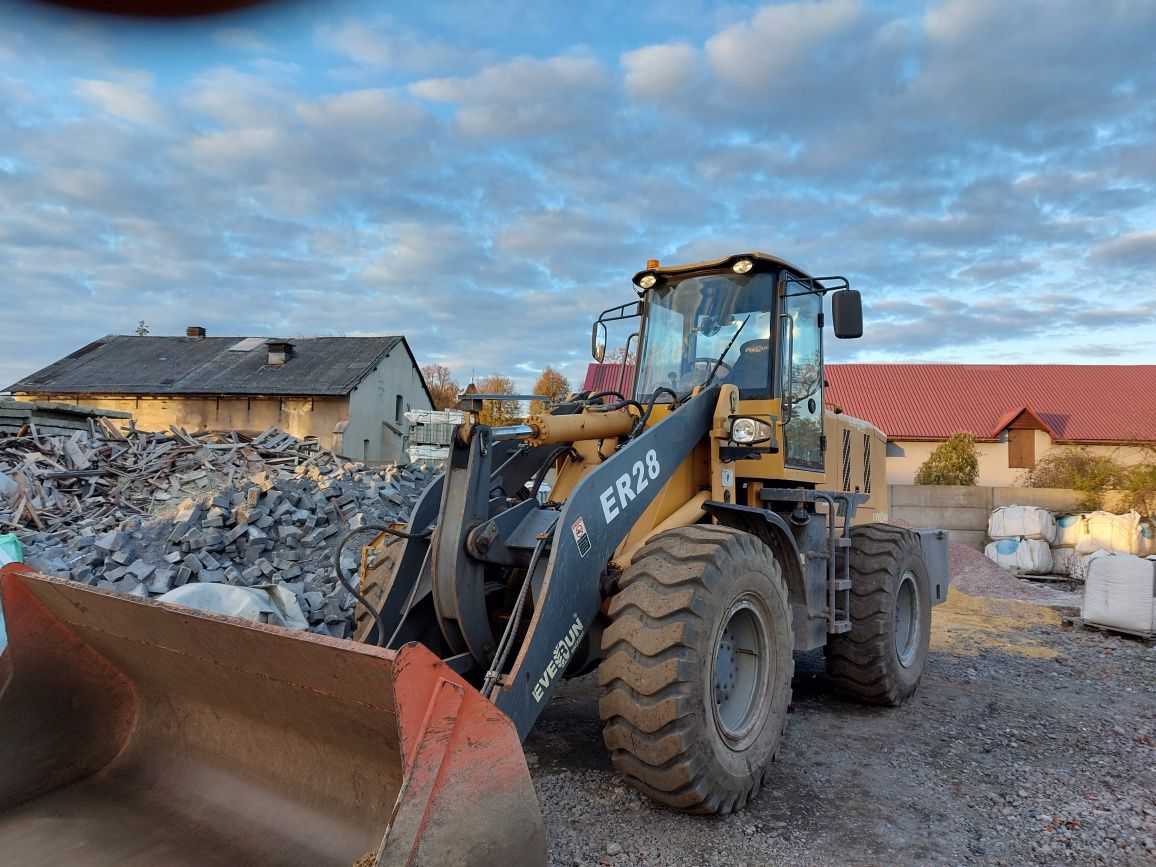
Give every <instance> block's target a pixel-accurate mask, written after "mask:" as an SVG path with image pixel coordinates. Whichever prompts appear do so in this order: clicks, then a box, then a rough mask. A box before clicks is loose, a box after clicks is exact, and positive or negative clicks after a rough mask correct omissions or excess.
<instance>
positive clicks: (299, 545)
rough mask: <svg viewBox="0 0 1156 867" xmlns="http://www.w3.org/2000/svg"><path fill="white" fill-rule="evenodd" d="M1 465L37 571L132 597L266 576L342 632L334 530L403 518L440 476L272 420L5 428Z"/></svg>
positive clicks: (345, 613) (6, 511)
mask: <svg viewBox="0 0 1156 867" xmlns="http://www.w3.org/2000/svg"><path fill="white" fill-rule="evenodd" d="M82 466H83V468H82ZM0 473H3V475H4V477H6V478H7V479H9V480H11V482H12V486H5V489H4V490H6V491H7V494H6V495H0V528H3V527H8V528H13V529H14V530H15V532H16V533H17V535H18V536H19V538H20V541H21V543H22V544H23V545H24V552H25V558H24V559H25V561H26V562H27V563H28V564H29V565H30V566H32V567H33V568H34V569H37V570H38V571H41V572H44V573H46V574H50V575H55V576H57V577H61V578H67V579H69V580H73V581H78V582H81V583H84V584H88V585H91V586H94V587H100V588H102V589H108V590H113V591H115V592H118V593H125V594H128V595H132V596H136V597H138V598H150V597H157V596H164V595H166V594H171V593H172V591H174V590H176V589H178V588H181V587H184V586H186V585H189V584H200V585H220V586H235V587H242V588H260V587H266V588H268V587H271V586H272V587H276V588H280V590H279V592H280V591H285V592H287V593H289V594H291V596H292V597H293V599H294V600H295V601H296V604H297V606H298V607H299V608H300V611H301V613H302V615H303V617H304V619H305V621H307V623H308V626H309V628H310V629H311V630H312V631H314V632H319V633H322V634H324V635H333V636H337V637H348V636H349V635H350V634H351V630H352V616H353V604H354V601H353V599H352V597H351V596H350V594H349V593H348V592H347V591H346V590H345V589H344V588H343V587H342V586H341V585H340V584H339V583H337V578H336V575H335V574H334V572H333V565H332V552H333V548H334V546H335V544H336V542H337V540H338V539H339V538H340V536H341V534H343V533H344V532H345V531H347V530H349V529H350V528H352V527H359V526H364V524H366V523H370V524H383V523H384V524H391V523H394V522H404V521H406V520H407V519H408V517H409V513H410V510H411V509H412V508H413V504H414V502H415V501H416V500H417V498H418V496H419V495H420V494H421V492H422V491H423V490H424V489H425V486H426V485H427V484H428V482H429V481H430V480H431V479H432V474H431V473H430V472H429V471H427V470H425V469H424V468H416V467H412V466H410V467H396V466H388V467H367V466H365V465H364V464H363V463H360V462H357V461H349V460H347V459H345V458H343V457H340V456H338V455H335V454H333V453H332V452H328V451H325V450H324V449H321V448H320V447H319V446H318V444H317V443H316V442H315V441H313V440H301V439H298V438H296V437H293V436H291V435H290V434H287V433H285V432H283V431H281V430H278V429H276V428H270V429H269V430H267V431H265V432H264V433H262V434H260V435H258V436H248V435H245V434H241V433H238V432H229V433H209V432H203V433H196V434H189V433H187V432H186V431H184V430H181V429H180V428H176V427H174V428H172V429H170V430H169V431H167V432H163V433H145V432H141V431H135V430H133V431H128V432H126V433H121V432H119V431H116V430H115V429H112V428H111V427H109V428H107V429H105V428H100V427H97V426H95V425H94V427H93V430H91V431H77V432H75V433H74V434H71V435H69V436H62V437H46V436H40V435H24V436H15V437H0ZM13 486H14V487H13ZM372 537H373V533H372V532H371V531H367V532H366V533H365V538H364V540H363V542H365V543H367V542H368V541H369V540H370V539H372ZM218 595H219V594H218ZM189 598H196V595H195V594H194V595H193V596H191V597H189ZM205 598H208V597H205ZM266 613H267V612H266ZM284 620H287V621H295V620H296V618H294V617H289V618H284ZM274 622H276V619H274Z"/></svg>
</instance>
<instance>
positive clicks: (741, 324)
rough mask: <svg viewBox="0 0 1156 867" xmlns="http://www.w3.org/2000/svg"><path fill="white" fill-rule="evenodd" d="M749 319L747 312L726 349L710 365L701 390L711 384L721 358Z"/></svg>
mask: <svg viewBox="0 0 1156 867" xmlns="http://www.w3.org/2000/svg"><path fill="white" fill-rule="evenodd" d="M750 320H751V314H749V313H748V314H747V318H746V319H744V320H743V321H742V322H741V323H740V324H739V327H738V328H736V329H735V333H734V335H733V336H732V337H731V339H730V343H728V344H727V345H726V349H724V350H723V351H722V355H720V356H719V357H718V361H716V362H715V363H714V367H712V368H711V369H710V376H708V377H707V378H706V382H704V383H703V384H702V387H703V390H704V391H705V390H706V387H707V386H708V385H710V384H711V381H712V380H713V379H714V375H715V374H716V373H718V369H719V367H721V366H722V363H723V359H724V358H726V357H727V353H728V352H730V351H731V347H732V346H734V345H735V341H736V340H738V339H739V334H740V333H741V332H742V330H743V328H744V326H746V324H747V323H748V322H750Z"/></svg>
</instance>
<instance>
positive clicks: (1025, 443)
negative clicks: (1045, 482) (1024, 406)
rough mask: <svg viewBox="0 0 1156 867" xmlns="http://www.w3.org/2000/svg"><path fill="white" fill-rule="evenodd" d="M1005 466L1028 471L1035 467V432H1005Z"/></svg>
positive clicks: (1013, 430)
mask: <svg viewBox="0 0 1156 867" xmlns="http://www.w3.org/2000/svg"><path fill="white" fill-rule="evenodd" d="M1007 465H1008V466H1009V467H1014V468H1018V469H1025V470H1030V469H1031V468H1032V467H1034V466H1035V465H1036V432H1035V431H1034V430H1023V429H1020V430H1016V429H1014V428H1013V429H1012V430H1009V431H1008V432H1007Z"/></svg>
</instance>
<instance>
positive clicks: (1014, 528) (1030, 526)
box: [987, 506, 1056, 545]
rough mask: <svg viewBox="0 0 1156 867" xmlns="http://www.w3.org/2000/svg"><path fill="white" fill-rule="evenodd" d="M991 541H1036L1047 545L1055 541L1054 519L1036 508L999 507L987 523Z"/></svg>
mask: <svg viewBox="0 0 1156 867" xmlns="http://www.w3.org/2000/svg"><path fill="white" fill-rule="evenodd" d="M987 534H988V536H990V537H991V538H992V539H996V540H999V539H1037V540H1040V541H1044V542H1047V543H1048V544H1049V545H1050V544H1051V543H1052V542H1054V541H1055V540H1056V519H1055V518H1054V517H1052V513H1051V512H1049V511H1048V510H1047V509H1041V508H1039V507H1038V506H1000V507H999V508H998V509H996V510H995V511H993V512H992V513H991V517H990V518H988V521H987Z"/></svg>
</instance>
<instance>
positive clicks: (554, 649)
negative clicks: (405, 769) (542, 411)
mask: <svg viewBox="0 0 1156 867" xmlns="http://www.w3.org/2000/svg"><path fill="white" fill-rule="evenodd" d="M719 392H720V388H719V386H714V387H711V388H708V389H705V390H703V391H702V392H700V393H699V394H697V395H696V396H694V397H692V398H691V399H690V400H689V401H688V402H687V403H685V404H683V405H682V406H680V407H679V408H678V409H677V410H676V411H674V412H673V413H671V414H670V415H669V416H667V417H666V418H665V419H663V420H662V421H660V422H659V423H658V424H656V425H654V426H653V427H651V428H650V429H649V430H647V431H646V432H644V433H643V434H641V435H640V436H638V437H637V438H635V439H633V440H631V441H629V442H628V443H627V444H626V445H625V446H623V447H622V448H621V449H620V450H619V451H618V452H617V453H615V454H614V455H613V456H612V457H611V458H610V459H609V460H607V461H605V462H604V463H603V464H601V465H600V466H599V467H598V468H597V469H595V470H593V471H591V472H590V473H588V474H587V475H586V476H585V477H584V478H583V479H582V481H581V482H579V483H578V485H577V486H576V487H575V488H574V491H573V493H572V494H571V495H570V497H569V498H568V499H567V500H566V503H565V505H564V506H563V507H562V511H561V514H560V515H559V517H558V521H557V523H556V524H555V525H554V526H555V530H554V534H553V538H552V540H551V543H550V555H549V560H548V561H547V564H546V569H545V577H544V578H543V580H542V581H541V589H540V590H539V591H538V592H537V593H536V594H535V598H534V614H533V617H532V619H531V621H530V625H529V629H528V632H527V634H526V637H525V639H524V640H523V642H522V645H521V648H520V649H519V652H518V654H517V656H516V657H515V659H514V662H513V665H512V667H511V668H510V670H509V672H508V673H506V674H505V675H504V676H503V678H502V680H501V681H500V683H501V689H500V691H499V692H498V694H497V696H496V697H495V699H494V703H495V704H496V705H497V706H498V708H499V709H501V710H502V711H504V712H505V714H506V715H507V716H509V717H510V719H511V720H512V721H513V722H514V725H515V727H516V728H517V730H518V734H519V736H520V737H522V738H523V739H524V738H525V737H526V735H527V734H528V733H529V731H530V728H531V727H532V726H533V724H534V721H535V720H536V719H537V718H538V715H539V714H540V713H541V712H542V709H543V708H544V707H545V704H546V702H547V700H548V699H549V697H550V695H551V694H552V693H553V691H554V688H555V687H556V686H557V685H558V681H559V680H560V679H561V676H562V672H563V671H564V670H565V669H566V665H567V663H568V662H569V660H570V657H571V655H572V654H573V651H574V648H575V647H576V646H577V645H578V642H579V641H580V640H581V639H582V636H583V635H584V634H585V633H586V631H587V630H588V629H589V628H590V625H591V623H593V622H594V619H595V617H597V616H598V612H599V610H600V608H601V606H602V578H603V575H604V574H605V572H606V566H607V563H608V562H609V561H610V559H611V556H612V555H613V553H614V550H615V548H617V547H618V544H619V543H620V542H621V541H622V540H623V539H624V538H625V537H626V535H627V533H628V532H629V531H630V530H631V528H633V527H634V525H635V524H636V523H637V522H638V520H639V518H641V516H642V513H643V512H644V511H645V510H646V507H647V506H649V505H650V503H651V502H652V501H653V500H654V498H655V497H656V496H657V495H658V494H659V492H660V491H661V490H662V488H663V486H664V485H666V483H667V482H668V481H669V480H670V478H671V477H672V476H673V475H674V472H675V470H676V469H677V468H678V467H679V466H680V465H681V464H682V463H683V461H685V460H686V459H687V457H688V456H689V455H690V454H691V452H692V451H693V450H694V447H695V446H696V445H697V444H698V443H699V442H701V441H702V438H703V437H704V436H706V435H707V433H708V432H709V430H710V425H711V420H712V418H713V415H714V412H715V406H716V404H717V402H718V397H719Z"/></svg>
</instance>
